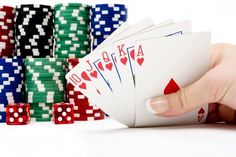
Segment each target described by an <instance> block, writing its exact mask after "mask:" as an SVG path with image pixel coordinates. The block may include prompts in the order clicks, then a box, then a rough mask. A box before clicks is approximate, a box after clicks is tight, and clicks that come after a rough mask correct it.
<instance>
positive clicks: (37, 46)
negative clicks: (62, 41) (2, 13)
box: [15, 5, 53, 58]
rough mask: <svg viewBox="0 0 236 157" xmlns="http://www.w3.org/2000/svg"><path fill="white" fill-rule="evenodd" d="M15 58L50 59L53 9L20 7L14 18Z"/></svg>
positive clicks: (41, 6) (44, 6)
mask: <svg viewBox="0 0 236 157" xmlns="http://www.w3.org/2000/svg"><path fill="white" fill-rule="evenodd" d="M15 24H16V27H15V38H16V56H19V57H22V58H26V57H34V58H36V57H37V58H40V57H41V58H43V57H50V56H52V53H53V9H52V8H51V6H46V5H20V6H17V7H16V16H15Z"/></svg>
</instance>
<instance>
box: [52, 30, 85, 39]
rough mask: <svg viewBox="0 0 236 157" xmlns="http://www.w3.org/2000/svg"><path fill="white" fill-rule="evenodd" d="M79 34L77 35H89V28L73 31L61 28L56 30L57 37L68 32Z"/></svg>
mask: <svg viewBox="0 0 236 157" xmlns="http://www.w3.org/2000/svg"><path fill="white" fill-rule="evenodd" d="M71 33H72V34H77V35H86V36H89V30H75V31H71V30H59V31H56V30H55V37H57V36H59V35H68V34H71Z"/></svg>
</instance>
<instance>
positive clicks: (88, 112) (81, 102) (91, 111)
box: [66, 59, 106, 121]
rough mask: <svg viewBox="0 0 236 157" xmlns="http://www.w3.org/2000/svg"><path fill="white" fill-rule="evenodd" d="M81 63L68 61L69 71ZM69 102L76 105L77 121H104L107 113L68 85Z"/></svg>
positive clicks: (75, 115)
mask: <svg viewBox="0 0 236 157" xmlns="http://www.w3.org/2000/svg"><path fill="white" fill-rule="evenodd" d="M78 63H79V59H68V64H69V65H68V71H69V70H71V69H73V68H74V67H75V66H76V65H77V64H78ZM66 96H67V102H69V103H71V104H74V117H75V120H77V121H87V120H102V119H104V118H105V116H106V115H105V113H104V112H103V111H102V110H101V109H99V108H98V107H97V106H96V105H95V104H93V103H91V102H90V101H89V100H88V98H87V97H85V96H84V95H83V94H82V93H81V92H80V91H79V90H78V89H76V88H75V87H74V86H73V85H72V84H70V83H67V91H66Z"/></svg>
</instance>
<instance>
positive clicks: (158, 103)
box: [145, 97, 168, 114]
mask: <svg viewBox="0 0 236 157" xmlns="http://www.w3.org/2000/svg"><path fill="white" fill-rule="evenodd" d="M145 107H146V110H147V111H148V112H150V113H152V114H160V113H163V112H166V111H167V109H168V101H167V99H166V98H165V97H157V98H153V99H148V100H147V101H146V102H145Z"/></svg>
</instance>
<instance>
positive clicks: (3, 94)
mask: <svg viewBox="0 0 236 157" xmlns="http://www.w3.org/2000/svg"><path fill="white" fill-rule="evenodd" d="M21 96H22V92H17V91H14V90H9V91H2V92H1V93H0V97H1V98H0V100H6V98H7V97H9V98H11V97H13V98H20V97H21Z"/></svg>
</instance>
